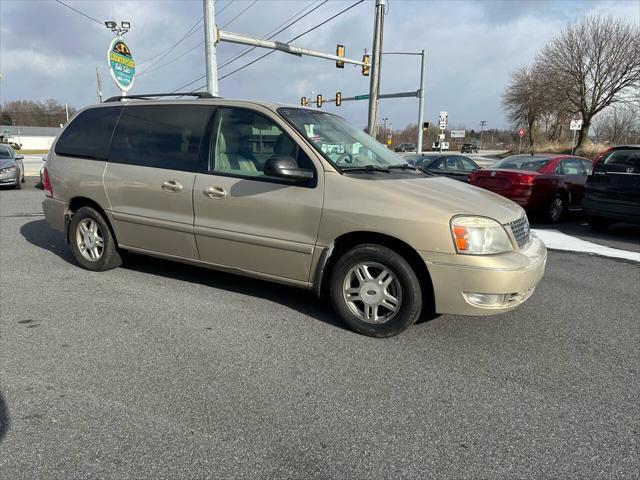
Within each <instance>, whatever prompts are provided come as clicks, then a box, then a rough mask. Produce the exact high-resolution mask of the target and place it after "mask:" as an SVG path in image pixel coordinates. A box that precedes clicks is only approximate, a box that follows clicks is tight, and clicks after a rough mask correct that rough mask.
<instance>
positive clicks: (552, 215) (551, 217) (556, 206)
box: [546, 193, 567, 223]
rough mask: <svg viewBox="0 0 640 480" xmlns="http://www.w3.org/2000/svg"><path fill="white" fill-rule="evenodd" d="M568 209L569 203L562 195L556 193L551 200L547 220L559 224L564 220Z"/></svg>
mask: <svg viewBox="0 0 640 480" xmlns="http://www.w3.org/2000/svg"><path fill="white" fill-rule="evenodd" d="M566 208H567V201H566V200H565V199H564V197H563V196H562V195H560V194H559V193H556V194H555V195H554V196H553V198H552V199H551V202H550V203H549V206H548V207H547V212H546V217H547V220H548V221H549V222H551V223H557V222H558V221H560V219H561V218H562V215H564V211H565V209H566Z"/></svg>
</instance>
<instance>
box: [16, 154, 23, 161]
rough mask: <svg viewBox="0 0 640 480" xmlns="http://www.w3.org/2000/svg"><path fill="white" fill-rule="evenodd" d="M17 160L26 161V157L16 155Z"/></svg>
mask: <svg viewBox="0 0 640 480" xmlns="http://www.w3.org/2000/svg"><path fill="white" fill-rule="evenodd" d="M16 160H24V155H16Z"/></svg>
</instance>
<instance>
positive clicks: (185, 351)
mask: <svg viewBox="0 0 640 480" xmlns="http://www.w3.org/2000/svg"><path fill="white" fill-rule="evenodd" d="M34 183H35V179H33V178H30V179H28V182H27V184H26V188H25V189H23V190H21V191H16V190H0V284H1V285H0V287H1V288H0V438H1V440H0V442H1V443H0V472H2V477H3V478H7V479H23V478H24V479H34V478H47V479H49V478H51V479H53V478H60V479H69V478H114V479H121V478H154V479H157V478H231V477H243V478H296V479H299V478H455V479H459V478H473V479H475V478H492V479H494V478H505V479H506V478H508V479H513V478H616V479H625V478H638V472H639V471H640V406H639V402H638V398H639V397H640V388H639V385H640V382H639V375H640V355H639V354H638V352H639V346H640V327H639V325H638V299H639V298H640V268H639V265H638V264H637V263H630V262H624V261H619V260H614V259H610V258H601V257H594V256H588V255H583V254H575V253H559V252H551V253H550V256H549V261H548V266H547V272H546V275H545V278H544V279H543V281H542V282H541V284H540V285H539V287H538V289H537V290H536V292H535V293H534V295H533V296H532V298H531V299H530V300H529V301H528V302H527V303H526V304H524V305H523V306H522V307H521V308H519V309H517V310H515V311H513V312H511V313H509V314H504V315H501V316H497V317H487V318H469V317H456V316H449V315H445V316H440V317H437V318H436V319H433V320H430V321H426V322H422V323H420V324H418V325H415V326H414V327H412V328H411V329H410V330H409V331H407V332H405V333H404V334H402V335H400V336H398V337H394V338H391V339H386V340H376V339H372V338H367V337H363V336H359V335H356V334H354V333H351V332H349V331H347V330H345V329H344V328H343V327H342V325H341V324H340V323H338V322H337V321H336V320H335V318H334V315H333V313H332V311H331V309H330V307H329V306H328V305H326V304H324V303H322V302H320V301H319V300H316V299H315V297H314V296H313V294H312V293H310V292H305V291H300V290H296V289H293V288H289V287H283V286H279V285H274V284H269V283H265V282H261V281H257V280H252V279H246V278H242V277H237V276H233V275H229V274H224V273H218V272H214V271H209V270H204V269H200V268H196V267H191V266H186V265H180V264H175V263H171V262H168V261H161V260H156V259H149V258H145V257H140V256H133V255H132V256H129V257H127V261H126V263H125V265H124V266H123V267H122V268H119V269H116V270H112V271H109V272H105V273H92V272H88V271H86V270H83V269H81V268H79V267H77V266H76V265H75V264H74V261H73V259H72V257H71V254H70V252H69V250H68V247H67V245H66V244H65V242H64V239H63V237H62V235H61V234H59V233H58V232H54V231H52V230H50V229H49V228H48V226H47V225H46V222H45V221H44V218H43V217H42V215H41V207H40V201H41V199H42V197H43V193H42V192H41V191H39V190H36V189H34V188H33V184H34ZM554 228H555V227H554ZM559 228H563V229H567V230H569V231H576V229H577V230H579V232H577V233H576V235H577V234H583V233H584V232H582V230H581V229H582V225H581V219H580V218H574V219H573V220H571V221H570V222H568V223H567V224H566V225H563V226H561V227H559ZM634 228H635V227H624V226H623V227H622V230H621V231H617V232H613V233H611V234H610V236H611V238H612V239H613V240H609V239H608V238H607V236H606V235H605V236H600V237H598V238H599V241H601V242H604V243H605V244H607V243H609V242H614V243H615V246H616V248H627V249H632V250H633V249H635V248H638V247H637V246H638V235H637V234H638V231H637V230H633V229H634ZM572 229H573V230H572ZM621 232H622V233H621ZM598 235H600V234H598ZM594 241H596V240H594ZM611 245H613V244H611Z"/></svg>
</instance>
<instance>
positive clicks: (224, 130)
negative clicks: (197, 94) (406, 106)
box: [211, 108, 344, 181]
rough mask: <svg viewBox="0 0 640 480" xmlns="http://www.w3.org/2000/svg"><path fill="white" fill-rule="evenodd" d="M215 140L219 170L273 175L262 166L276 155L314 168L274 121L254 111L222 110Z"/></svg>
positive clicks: (339, 148)
mask: <svg viewBox="0 0 640 480" xmlns="http://www.w3.org/2000/svg"><path fill="white" fill-rule="evenodd" d="M212 140H213V141H214V142H215V147H214V148H213V151H212V159H211V165H212V167H213V171H214V172H217V173H226V174H231V175H239V176H243V177H256V178H263V179H267V178H272V177H269V176H267V175H265V174H264V171H263V169H264V164H265V163H266V161H267V160H268V159H269V158H271V157H273V156H276V155H279V156H286V157H291V158H293V159H295V160H296V161H297V162H298V166H299V167H300V168H308V169H313V164H312V162H311V160H310V159H309V158H308V157H307V156H306V155H305V154H304V152H303V151H302V150H301V149H300V147H298V144H296V143H295V142H294V141H293V140H291V138H289V136H288V135H286V134H285V133H284V132H283V131H282V130H281V129H280V127H278V125H277V124H276V123H275V122H274V121H272V120H270V119H269V118H267V117H264V116H262V115H260V114H259V113H256V112H253V111H251V110H246V109H241V108H221V109H219V111H218V115H217V118H216V121H215V123H214V126H213V131H212ZM331 149H332V151H331V153H333V154H335V155H341V153H340V152H342V153H344V147H343V146H342V145H340V144H335V145H331ZM273 178H275V177H273ZM277 180H279V181H280V180H282V179H281V178H278V179H277Z"/></svg>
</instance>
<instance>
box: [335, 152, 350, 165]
mask: <svg viewBox="0 0 640 480" xmlns="http://www.w3.org/2000/svg"><path fill="white" fill-rule="evenodd" d="M336 163H353V157H352V156H351V154H350V153H347V152H344V153H343V154H342V155H340V156H339V157H338V159H337V160H336Z"/></svg>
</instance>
